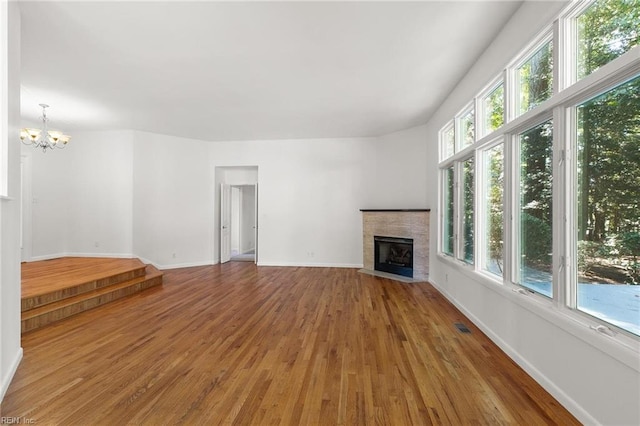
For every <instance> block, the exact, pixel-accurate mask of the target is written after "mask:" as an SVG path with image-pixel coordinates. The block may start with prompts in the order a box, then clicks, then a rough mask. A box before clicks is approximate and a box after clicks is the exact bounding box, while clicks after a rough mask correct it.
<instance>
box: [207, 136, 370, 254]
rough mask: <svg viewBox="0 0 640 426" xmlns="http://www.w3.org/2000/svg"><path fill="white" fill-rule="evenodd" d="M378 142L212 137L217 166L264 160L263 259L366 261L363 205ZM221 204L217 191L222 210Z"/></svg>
mask: <svg viewBox="0 0 640 426" xmlns="http://www.w3.org/2000/svg"><path fill="white" fill-rule="evenodd" d="M374 143H375V139H369V138H350V139H308V140H282V141H248V142H216V143H212V144H210V156H211V157H210V158H211V164H212V165H213V166H214V167H218V169H220V168H224V167H230V166H247V165H253V166H257V167H258V170H259V182H258V226H259V235H258V264H260V265H311V266H313V265H315V266H323V265H331V266H360V265H362V242H361V240H362V219H361V216H360V211H359V209H360V208H363V207H364V204H365V200H366V194H365V193H366V188H367V185H368V183H367V177H368V175H369V170H370V169H371V165H372V164H373V153H374V151H375V145H374ZM218 179H221V177H220V176H218ZM226 179H227V183H232V184H243V183H251V182H238V181H229V179H230V177H229V176H227V177H226ZM218 210H219V204H218V200H217V197H216V208H215V211H216V217H217V216H218ZM217 258H218V248H217V247H216V259H217Z"/></svg>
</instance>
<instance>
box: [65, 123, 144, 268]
mask: <svg viewBox="0 0 640 426" xmlns="http://www.w3.org/2000/svg"><path fill="white" fill-rule="evenodd" d="M73 136H74V138H73V145H72V146H69V147H68V148H66V149H65V152H63V153H55V154H58V155H64V156H66V157H67V161H68V162H69V168H68V170H69V171H70V172H71V176H70V177H69V182H68V185H69V186H68V188H67V190H68V197H67V203H68V204H67V214H68V229H67V248H66V249H67V250H66V251H67V252H68V253H69V254H74V253H81V254H91V255H96V256H104V255H106V254H108V255H112V256H121V257H123V256H131V254H132V251H133V247H132V244H133V241H132V221H133V187H132V177H133V133H132V132H131V131H109V132H83V133H79V132H74V135H73ZM67 151H68V152H67Z"/></svg>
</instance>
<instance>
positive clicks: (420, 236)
mask: <svg viewBox="0 0 640 426" xmlns="http://www.w3.org/2000/svg"><path fill="white" fill-rule="evenodd" d="M361 211H362V231H363V236H362V242H363V261H364V269H365V270H369V271H380V272H386V273H391V274H395V275H400V276H404V277H409V278H413V279H414V280H416V281H425V280H427V279H428V277H429V213H430V210H428V209H424V210H417V209H411V210H369V209H362V210H361Z"/></svg>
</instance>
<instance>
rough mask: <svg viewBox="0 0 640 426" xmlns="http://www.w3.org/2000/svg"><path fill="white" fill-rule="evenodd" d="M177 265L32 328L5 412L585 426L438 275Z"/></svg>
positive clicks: (107, 418) (164, 420)
mask: <svg viewBox="0 0 640 426" xmlns="http://www.w3.org/2000/svg"><path fill="white" fill-rule="evenodd" d="M164 272H165V275H164V286H162V287H154V288H151V289H149V290H146V291H145V292H143V293H139V294H137V295H135V296H131V297H128V298H125V299H121V300H119V301H116V302H114V303H112V304H109V305H105V306H104V307H101V308H99V309H95V310H93V311H88V312H85V313H82V314H80V315H77V316H75V317H72V318H69V319H66V320H62V321H60V322H58V323H56V324H53V325H51V326H49V327H48V328H46V329H42V330H37V331H34V332H31V333H27V334H26V335H24V336H23V348H24V359H23V361H22V364H21V365H20V367H19V369H18V371H17V373H16V376H15V378H14V380H13V383H12V384H11V385H10V387H9V390H8V392H7V394H6V396H5V399H4V401H3V403H2V416H9V417H22V418H24V419H27V420H28V419H31V420H33V421H34V422H35V423H36V424H38V425H48V424H54V425H116V424H118V425H120V424H145V425H147V424H148V425H160V424H189V425H192V424H193V425H196V424H198V425H199V424H203V425H204V424H207V425H209V424H286V425H289V424H303V425H312V424H328V425H340V424H345V425H353V424H389V425H402V424H407V425H408V424H416V425H418V424H450V425H461V424H492V425H493V424H527V425H532V424H561V425H571V424H578V422H577V421H576V420H575V419H574V418H573V417H572V416H571V415H570V414H569V413H568V412H567V411H566V410H565V409H564V408H563V407H562V406H560V405H559V403H558V402H557V401H555V400H554V399H553V398H552V397H551V396H550V395H549V394H548V393H546V392H545V391H544V390H543V389H542V388H541V387H540V386H539V385H538V384H537V383H536V382H535V381H533V379H531V378H530V377H529V376H527V374H526V373H524V372H523V371H522V370H521V369H520V368H519V367H517V366H516V365H515V364H514V363H513V362H512V361H511V360H510V359H509V358H508V357H507V356H506V355H505V354H504V353H502V352H501V351H500V350H499V349H498V348H497V347H496V346H495V345H494V344H493V343H491V342H490V341H489V340H488V338H487V337H486V336H484V335H483V334H482V333H481V332H480V331H479V330H478V329H477V328H476V327H474V326H473V324H471V323H470V322H469V321H468V320H467V319H466V318H465V317H464V316H463V315H462V314H461V313H459V312H458V311H457V310H456V309H455V308H454V307H453V306H452V305H451V304H450V303H448V302H447V301H446V300H445V299H444V298H443V297H442V296H441V295H440V294H439V293H438V292H437V291H436V290H435V289H433V288H432V287H431V286H430V285H429V284H405V283H400V282H396V281H391V280H387V279H383V278H379V277H374V276H370V275H365V274H361V273H358V272H357V270H355V269H338V268H279V267H260V268H257V267H256V266H255V265H253V264H251V263H247V262H230V263H227V264H224V265H215V266H207V267H195V268H185V269H177V270H169V271H164ZM456 322H462V323H465V324H466V325H467V326H468V327H469V329H470V330H471V333H470V334H463V333H460V332H459V331H457V330H456V329H455V327H454V325H453V324H454V323H456Z"/></svg>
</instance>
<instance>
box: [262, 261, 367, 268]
mask: <svg viewBox="0 0 640 426" xmlns="http://www.w3.org/2000/svg"><path fill="white" fill-rule="evenodd" d="M258 266H290V267H300V268H358V269H360V268H362V264H361V263H307V262H268V261H267V262H261V261H258Z"/></svg>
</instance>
